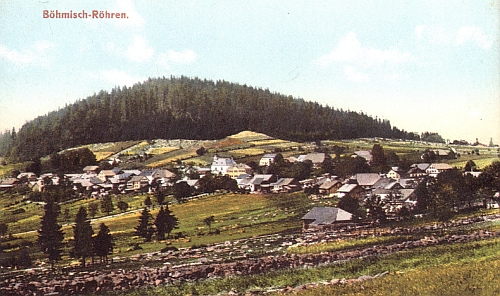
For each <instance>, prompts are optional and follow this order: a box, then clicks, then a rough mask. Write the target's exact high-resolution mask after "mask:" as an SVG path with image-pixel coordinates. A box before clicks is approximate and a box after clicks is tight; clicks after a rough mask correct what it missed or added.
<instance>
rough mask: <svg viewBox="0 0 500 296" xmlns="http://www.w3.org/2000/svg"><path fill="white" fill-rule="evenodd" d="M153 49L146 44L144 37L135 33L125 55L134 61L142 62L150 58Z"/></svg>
mask: <svg viewBox="0 0 500 296" xmlns="http://www.w3.org/2000/svg"><path fill="white" fill-rule="evenodd" d="M154 51H155V50H154V49H153V48H152V47H151V46H149V45H148V43H147V41H146V39H144V37H142V36H139V35H135V36H134V41H133V43H132V45H130V46H129V47H128V48H127V50H126V51H125V53H124V54H125V57H126V58H128V59H129V60H132V61H134V62H144V61H148V60H149V59H151V57H152V56H153V54H154Z"/></svg>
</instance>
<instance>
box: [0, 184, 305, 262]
mask: <svg viewBox="0 0 500 296" xmlns="http://www.w3.org/2000/svg"><path fill="white" fill-rule="evenodd" d="M145 197H146V195H140V194H139V195H126V196H116V197H113V200H114V203H115V207H116V203H117V201H118V200H119V199H121V200H123V201H125V202H127V203H128V204H129V210H128V211H127V212H125V213H120V211H119V210H118V209H115V210H114V211H113V213H111V214H112V215H111V216H105V215H104V214H103V213H100V212H99V213H98V215H97V216H96V217H95V219H93V220H92V226H93V228H94V231H95V232H96V233H97V230H98V227H99V224H100V223H105V224H106V225H107V226H108V227H109V228H110V231H111V234H112V235H113V237H114V238H115V252H114V254H113V255H118V256H130V255H133V254H137V253H142V252H155V251H159V250H161V249H162V248H164V247H165V246H166V245H170V246H174V247H176V248H183V247H191V246H196V245H207V244H213V243H218V242H224V241H227V240H236V239H241V238H248V237H253V236H259V235H264V234H272V233H277V232H281V231H289V230H298V229H300V227H301V220H300V217H302V215H303V214H304V213H305V212H306V211H307V210H308V209H309V208H310V207H311V206H312V205H311V202H310V200H309V199H308V198H307V197H306V196H305V195H304V194H303V193H296V194H291V195H254V194H252V195H250V194H243V195H241V194H224V195H211V196H208V197H204V198H202V199H195V200H192V201H189V202H187V203H182V204H177V203H173V204H172V205H170V206H169V209H170V210H171V211H172V213H173V214H174V215H175V216H176V217H177V218H178V219H179V228H178V229H176V230H174V231H173V234H177V233H182V235H183V238H181V239H173V238H172V239H167V240H164V241H152V242H148V243H145V242H144V240H143V239H142V238H138V237H136V236H134V228H135V227H136V226H137V225H138V219H139V214H140V211H141V210H142V209H143V202H144V199H145ZM152 200H154V198H152ZM170 200H171V201H173V200H172V199H170ZM91 202H97V201H96V200H94V199H92V198H88V199H82V200H75V201H72V202H68V203H63V204H62V205H61V213H64V212H66V209H67V210H68V213H69V215H68V216H69V217H70V218H69V219H66V218H65V217H64V215H63V214H61V215H60V216H59V222H60V224H61V225H63V231H64V233H65V241H71V239H72V235H73V234H72V231H73V230H72V227H71V225H72V222H73V219H74V217H75V215H76V212H77V211H78V209H79V207H80V206H83V207H85V208H87V207H88V204H89V203H91ZM0 206H3V208H4V209H8V211H2V212H1V214H0V223H7V225H8V229H9V232H10V233H12V234H13V239H12V240H10V241H9V243H10V244H13V245H33V248H32V250H33V252H36V253H37V254H36V255H35V257H37V258H39V257H42V254H41V253H39V251H38V248H36V247H35V246H34V242H35V240H36V238H37V232H36V230H37V229H38V227H39V225H40V219H41V217H42V215H43V205H40V204H36V203H26V202H25V201H22V198H21V197H17V198H15V199H9V198H8V197H7V196H5V194H4V195H2V196H0ZM16 209H23V210H24V211H25V212H24V213H21V214H16V215H9V214H8V213H9V212H12V211H14V210H16ZM158 210H159V207H158V205H156V206H153V207H152V208H151V214H152V215H153V217H155V216H156V214H157V212H158ZM212 215H213V216H214V217H215V221H214V222H213V223H212V225H211V230H212V233H209V230H208V227H207V226H206V225H205V223H204V222H203V219H204V218H206V217H208V216H212ZM215 230H217V232H218V234H215V233H214V231H215ZM134 244H139V245H141V247H142V248H143V249H142V250H129V249H130V246H131V245H134ZM15 250H16V249H13V250H10V249H9V250H6V251H5V252H3V253H0V259H2V258H6V257H8V256H9V252H10V251H15ZM70 261H72V259H71V258H69V257H68V255H67V254H64V256H63V261H62V262H60V264H62V265H64V264H66V263H67V262H70Z"/></svg>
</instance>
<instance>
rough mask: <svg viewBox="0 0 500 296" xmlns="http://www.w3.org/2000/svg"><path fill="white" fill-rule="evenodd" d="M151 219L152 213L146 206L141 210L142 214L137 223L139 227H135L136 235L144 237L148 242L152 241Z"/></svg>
mask: <svg viewBox="0 0 500 296" xmlns="http://www.w3.org/2000/svg"><path fill="white" fill-rule="evenodd" d="M151 219H152V216H151V213H149V210H148V208H147V207H145V208H144V209H143V210H142V212H141V216H140V217H139V221H138V222H139V225H137V227H136V228H135V235H137V236H140V237H142V238H144V240H145V241H147V242H148V241H151V236H152V234H153V227H152V224H151Z"/></svg>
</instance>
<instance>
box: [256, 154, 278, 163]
mask: <svg viewBox="0 0 500 296" xmlns="http://www.w3.org/2000/svg"><path fill="white" fill-rule="evenodd" d="M275 157H276V154H275V153H272V154H271V153H269V154H264V156H262V158H261V159H260V161H259V165H260V166H270V165H271V164H272V163H274V158H275Z"/></svg>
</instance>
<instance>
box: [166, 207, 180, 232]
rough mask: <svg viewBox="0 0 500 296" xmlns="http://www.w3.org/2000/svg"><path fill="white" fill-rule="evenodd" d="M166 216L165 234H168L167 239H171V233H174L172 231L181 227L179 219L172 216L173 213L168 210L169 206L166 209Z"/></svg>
mask: <svg viewBox="0 0 500 296" xmlns="http://www.w3.org/2000/svg"><path fill="white" fill-rule="evenodd" d="M165 216H166V220H167V221H166V228H165V232H166V233H167V237H168V238H170V233H171V232H172V230H174V229H177V227H178V226H179V219H177V217H175V216H174V214H172V212H171V211H170V209H169V208H168V205H167V207H166V208H165Z"/></svg>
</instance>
